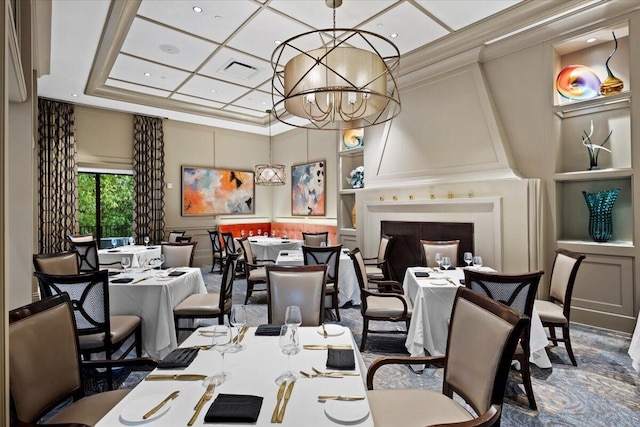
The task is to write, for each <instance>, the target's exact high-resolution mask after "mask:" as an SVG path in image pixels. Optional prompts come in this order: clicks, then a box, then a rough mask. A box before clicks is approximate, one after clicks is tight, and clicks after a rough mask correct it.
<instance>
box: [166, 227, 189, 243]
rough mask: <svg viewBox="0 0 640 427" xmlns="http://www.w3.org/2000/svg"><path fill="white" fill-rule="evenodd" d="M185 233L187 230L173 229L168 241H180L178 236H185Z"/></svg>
mask: <svg viewBox="0 0 640 427" xmlns="http://www.w3.org/2000/svg"><path fill="white" fill-rule="evenodd" d="M184 233H186V232H185V231H177V230H171V231H169V237H168V238H167V241H168V242H169V243H177V242H178V237H181V236H184Z"/></svg>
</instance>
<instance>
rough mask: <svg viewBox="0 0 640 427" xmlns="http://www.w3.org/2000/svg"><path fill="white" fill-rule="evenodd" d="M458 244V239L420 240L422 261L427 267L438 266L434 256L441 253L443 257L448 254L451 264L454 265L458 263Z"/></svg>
mask: <svg viewBox="0 0 640 427" xmlns="http://www.w3.org/2000/svg"><path fill="white" fill-rule="evenodd" d="M458 246H460V240H420V248H421V249H422V261H423V262H424V265H426V266H427V267H438V263H437V262H436V260H435V256H436V254H437V253H441V254H442V256H443V257H445V256H448V257H449V258H450V259H451V266H452V267H455V266H457V265H458Z"/></svg>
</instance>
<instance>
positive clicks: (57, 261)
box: [33, 251, 80, 276]
mask: <svg viewBox="0 0 640 427" xmlns="http://www.w3.org/2000/svg"><path fill="white" fill-rule="evenodd" d="M79 265H80V258H79V257H78V253H77V252H76V251H63V252H56V253H53V254H33V268H34V270H35V271H38V272H40V273H45V274H55V275H60V276H62V275H74V274H80V266H79Z"/></svg>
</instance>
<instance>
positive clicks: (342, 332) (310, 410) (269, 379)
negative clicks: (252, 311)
mask: <svg viewBox="0 0 640 427" xmlns="http://www.w3.org/2000/svg"><path fill="white" fill-rule="evenodd" d="M332 326H333V327H335V328H333V329H331V332H330V334H329V336H328V337H326V338H325V336H324V334H323V332H322V329H321V327H300V328H298V334H299V340H300V346H301V347H302V349H301V351H300V352H299V353H298V354H295V355H292V356H286V355H284V354H283V352H282V350H281V348H280V345H279V337H278V335H275V336H262V335H261V336H258V335H256V334H255V333H256V328H255V327H251V328H249V329H248V332H247V333H246V335H245V336H244V339H243V340H242V342H241V344H242V346H243V347H244V348H243V349H242V350H241V351H238V352H233V353H232V352H227V353H226V354H225V355H224V371H225V372H228V373H230V374H231V377H230V378H229V379H228V380H227V381H225V382H223V383H222V384H218V385H216V386H215V388H214V390H213V392H212V394H213V398H212V399H211V400H209V401H208V402H207V403H205V405H204V406H203V408H202V411H201V412H200V413H199V414H198V416H197V417H195V420H194V422H193V425H194V426H203V425H211V424H209V423H205V422H204V418H205V414H206V413H207V411H209V409H210V407H211V406H212V405H214V404H215V401H216V399H220V401H222V399H224V398H225V397H227V396H228V395H240V396H242V397H244V398H245V399H247V398H251V399H254V400H255V399H256V398H255V397H252V396H256V397H257V399H258V400H261V404H260V405H261V406H260V409H259V414H258V416H257V422H255V423H238V422H234V423H231V422H229V423H225V422H216V423H215V425H220V426H234V425H235V426H237V425H257V426H268V425H274V424H272V423H271V417H272V414H273V412H274V408H276V403H278V392H279V386H278V384H276V381H275V379H276V378H277V377H278V375H279V374H280V373H282V372H283V371H285V370H288V368H291V370H292V371H293V372H295V373H297V374H298V378H297V379H296V380H295V381H294V382H291V381H289V382H287V383H286V386H284V387H283V390H284V389H285V387H286V389H290V390H291V392H290V394H289V399H288V402H287V404H286V411H285V412H284V414H283V415H284V416H283V418H282V423H281V424H279V425H282V426H292V427H300V426H305V427H315V426H337V425H353V426H362V427H365V426H366V427H369V426H373V425H374V424H373V420H372V417H371V414H370V413H369V403H368V400H367V393H366V385H365V379H366V367H365V364H364V361H363V359H362V356H361V354H360V352H359V350H358V347H357V345H356V343H355V341H354V340H353V336H352V334H351V331H350V330H349V328H346V327H342V326H339V325H332ZM208 331H210V332H213V330H212V328H210V327H209V328H200V329H199V330H197V331H195V332H194V333H193V334H192V335H191V336H190V337H189V338H187V339H186V340H185V341H184V342H183V343H182V344H181V346H180V347H181V348H189V347H194V346H202V345H205V346H206V345H210V344H212V335H211V334H207V333H206V332H208ZM309 346H312V348H313V349H310V348H309ZM328 346H343V347H344V348H345V349H346V350H342V351H348V349H352V350H353V358H354V362H355V363H354V365H355V368H354V369H353V370H349V371H347V373H348V375H344V376H343V375H341V376H337V375H333V376H334V377H331V376H314V377H311V378H310V376H312V375H314V372H315V371H314V370H313V368H316V369H317V370H319V371H321V372H324V373H326V372H327V371H328V370H329V369H328V368H327V367H326V363H327V359H328V353H329V350H328ZM205 348H206V347H205ZM288 357H290V360H288ZM222 365H223V361H222V355H221V354H220V353H219V352H218V351H216V349H215V347H214V348H211V349H206V350H205V349H200V350H198V352H197V355H196V356H195V359H193V361H192V362H191V363H190V364H189V365H188V366H187V367H185V368H181V369H156V370H155V371H152V372H151V373H150V375H165V376H166V375H168V376H170V378H171V379H168V380H164V381H147V380H143V381H141V382H140V383H139V384H138V385H137V386H136V387H135V388H134V389H133V390H131V392H130V393H129V394H128V395H127V396H126V397H125V398H124V399H123V400H122V401H120V402H119V403H118V404H117V405H116V406H114V407H113V408H112V409H111V411H110V412H109V413H107V414H106V415H105V416H104V417H103V418H102V419H101V420H100V421H98V423H97V424H96V427H112V426H131V425H140V426H142V425H144V426H186V425H187V423H188V421H189V420H190V418H191V417H192V416H193V415H194V413H195V406H196V403H197V402H198V401H199V399H200V398H201V397H202V396H204V393H205V392H206V391H207V389H206V386H207V385H208V384H209V382H208V381H207V380H206V379H193V380H186V379H191V378H197V377H182V378H183V379H185V380H179V378H180V377H173V375H201V376H202V377H204V376H212V375H214V374H216V373H219V371H220V370H221V368H222ZM300 371H303V372H305V373H307V374H308V375H307V376H303V375H302V374H300V373H299V372H300ZM332 372H335V371H332ZM338 372H340V371H338ZM342 372H344V371H342ZM152 378H153V377H152ZM156 378H158V377H156ZM173 378H175V379H173ZM291 384H293V386H291ZM174 392H178V393H177V397H175V399H173V400H171V401H170V402H169V403H167V404H166V405H164V407H163V409H162V410H160V411H158V412H156V413H155V414H154V415H153V416H152V417H150V418H148V419H147V420H143V419H142V417H141V416H142V414H144V413H145V412H146V411H148V410H149V409H150V408H152V407H153V406H154V405H156V404H158V403H159V402H161V401H162V400H163V399H164V398H166V397H168V396H170V395H171V394H172V393H174ZM221 395H222V396H221ZM247 396H248V397H247ZM318 396H332V397H338V396H344V397H352V398H354V397H356V398H357V399H358V400H349V401H348V400H336V399H329V400H326V401H325V402H321V401H319V399H318ZM242 397H241V398H242ZM281 397H282V395H281ZM285 397H286V395H285ZM279 403H280V404H279V405H278V407H279V408H282V405H283V402H279ZM241 408H242V407H241Z"/></svg>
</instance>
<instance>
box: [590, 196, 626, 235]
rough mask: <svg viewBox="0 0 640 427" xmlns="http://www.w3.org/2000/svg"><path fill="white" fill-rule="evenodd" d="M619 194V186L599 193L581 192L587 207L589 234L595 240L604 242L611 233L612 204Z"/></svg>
mask: <svg viewBox="0 0 640 427" xmlns="http://www.w3.org/2000/svg"><path fill="white" fill-rule="evenodd" d="M619 194H620V189H619V188H614V189H612V190H604V191H600V192H599V193H588V192H586V191H583V192H582V195H583V196H584V200H585V202H587V207H588V208H589V236H591V238H592V239H593V240H594V241H596V242H606V241H608V240H609V239H611V236H612V234H613V218H612V215H611V214H612V211H613V204H614V203H615V202H616V199H617V198H618V195H619Z"/></svg>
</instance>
